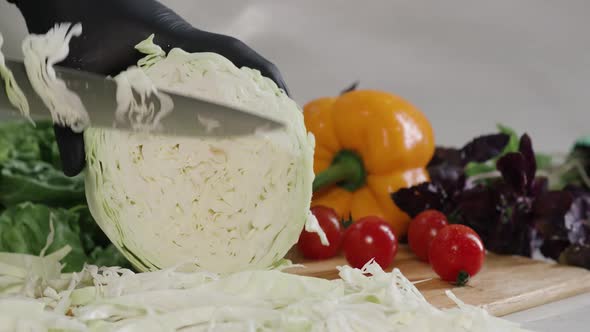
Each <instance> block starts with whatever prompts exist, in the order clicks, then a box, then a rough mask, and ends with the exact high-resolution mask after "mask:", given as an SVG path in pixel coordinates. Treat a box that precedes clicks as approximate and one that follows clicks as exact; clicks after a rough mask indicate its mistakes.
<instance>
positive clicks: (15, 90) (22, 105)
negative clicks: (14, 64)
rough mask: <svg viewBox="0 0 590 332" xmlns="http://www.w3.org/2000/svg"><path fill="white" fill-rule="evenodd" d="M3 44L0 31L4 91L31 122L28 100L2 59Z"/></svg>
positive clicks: (0, 74)
mask: <svg viewBox="0 0 590 332" xmlns="http://www.w3.org/2000/svg"><path fill="white" fill-rule="evenodd" d="M3 44H4V38H3V37H2V34H1V33H0V79H1V80H3V81H4V86H5V91H4V92H5V93H6V95H7V96H8V101H9V102H10V104H11V105H12V106H14V107H16V108H17V109H18V110H19V111H20V113H21V115H22V116H23V117H25V118H26V119H27V120H29V121H30V122H33V120H32V119H31V116H30V108H29V102H28V101H27V97H25V94H24V93H23V91H22V90H21V88H20V87H19V86H18V83H17V82H16V80H15V79H14V75H13V74H12V72H11V71H10V69H8V67H6V62H5V59H4V54H3V53H2V45H3Z"/></svg>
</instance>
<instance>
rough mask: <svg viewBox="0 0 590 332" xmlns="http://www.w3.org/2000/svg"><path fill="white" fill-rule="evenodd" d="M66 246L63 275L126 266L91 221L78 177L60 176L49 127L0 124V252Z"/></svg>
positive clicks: (51, 249) (33, 251) (29, 251)
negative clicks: (91, 266)
mask: <svg viewBox="0 0 590 332" xmlns="http://www.w3.org/2000/svg"><path fill="white" fill-rule="evenodd" d="M51 229H53V232H51ZM50 233H51V236H52V240H51V241H49V243H50V245H49V246H48V247H47V248H45V245H46V243H48V238H49V237H50ZM66 245H68V246H69V247H70V248H71V252H70V254H69V255H68V256H67V257H66V258H65V259H64V260H63V263H65V267H64V271H66V272H73V271H80V270H81V269H82V268H83V267H84V264H85V263H89V264H100V265H111V266H128V263H127V261H126V260H125V259H124V258H123V256H122V255H121V254H120V253H119V252H118V250H117V249H116V248H115V247H114V246H113V245H112V244H111V243H110V241H109V240H108V239H107V237H106V236H105V235H104V233H103V232H102V231H101V229H100V228H99V227H98V225H97V224H96V223H95V221H94V220H93V219H92V216H91V215H90V212H89V211H88V207H87V206H86V199H85V195H84V178H83V176H82V175H80V176H76V177H71V178H70V177H67V176H65V175H63V173H62V171H61V168H60V159H59V152H58V149H57V143H56V141H55V136H54V133H53V126H52V124H51V123H50V122H37V123H36V125H35V127H34V126H33V125H31V124H30V123H28V122H8V123H3V124H0V252H14V253H23V254H25V253H26V254H33V255H39V254H41V252H42V251H43V249H44V248H45V249H46V250H45V254H51V253H52V252H54V251H55V250H57V249H60V248H62V247H64V246H66Z"/></svg>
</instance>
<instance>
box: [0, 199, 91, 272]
mask: <svg viewBox="0 0 590 332" xmlns="http://www.w3.org/2000/svg"><path fill="white" fill-rule="evenodd" d="M78 218H79V216H78V214H77V213H75V212H73V211H69V210H66V209H60V208H55V209H54V208H49V207H48V206H45V205H41V204H33V203H23V204H19V205H16V206H12V207H9V208H7V209H6V210H5V211H4V212H2V214H0V251H4V252H14V253H22V254H33V255H39V254H41V252H42V250H43V249H44V248H45V245H46V244H47V243H48V236H49V234H50V230H51V226H53V239H52V241H49V242H50V243H51V244H50V245H49V246H48V247H47V249H46V251H45V254H51V253H52V252H54V251H56V250H59V249H61V248H62V247H65V246H66V245H69V246H70V247H71V249H72V250H71V252H70V254H69V255H68V256H67V257H65V258H64V260H63V263H65V264H66V266H65V267H64V271H65V272H75V271H80V270H81V269H82V267H83V266H84V262H86V260H87V256H86V253H85V252H84V249H83V247H82V241H81V240H80V227H79V225H78Z"/></svg>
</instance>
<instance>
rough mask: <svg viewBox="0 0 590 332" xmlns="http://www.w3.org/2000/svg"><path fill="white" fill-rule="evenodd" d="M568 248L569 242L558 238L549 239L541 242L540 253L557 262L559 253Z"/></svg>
mask: <svg viewBox="0 0 590 332" xmlns="http://www.w3.org/2000/svg"><path fill="white" fill-rule="evenodd" d="M569 246H570V242H569V241H567V240H563V239H560V238H550V239H546V240H544V241H543V244H542V245H541V248H540V249H541V253H542V254H543V256H545V257H549V258H551V259H554V260H558V259H559V256H560V255H561V253H562V252H563V251H564V250H565V249H566V248H567V247H569Z"/></svg>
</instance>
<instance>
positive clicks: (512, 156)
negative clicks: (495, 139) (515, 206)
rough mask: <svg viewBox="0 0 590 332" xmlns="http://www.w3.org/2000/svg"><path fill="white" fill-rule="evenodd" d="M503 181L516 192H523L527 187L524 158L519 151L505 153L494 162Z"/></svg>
mask: <svg viewBox="0 0 590 332" xmlns="http://www.w3.org/2000/svg"><path fill="white" fill-rule="evenodd" d="M496 168H497V169H498V170H499V171H500V173H502V178H503V179H504V181H505V182H506V183H507V184H508V185H509V186H510V187H511V188H512V190H514V191H515V192H517V193H522V194H524V193H525V189H526V188H527V173H526V172H527V166H526V159H525V158H524V156H523V155H522V154H521V153H520V152H511V153H507V154H505V155H504V156H503V157H502V158H500V159H498V161H497V162H496Z"/></svg>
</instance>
